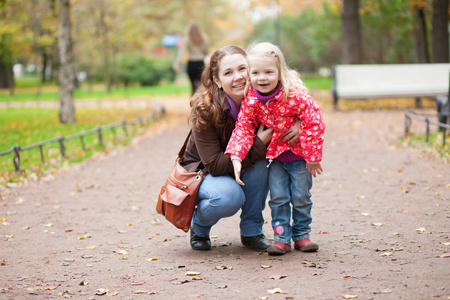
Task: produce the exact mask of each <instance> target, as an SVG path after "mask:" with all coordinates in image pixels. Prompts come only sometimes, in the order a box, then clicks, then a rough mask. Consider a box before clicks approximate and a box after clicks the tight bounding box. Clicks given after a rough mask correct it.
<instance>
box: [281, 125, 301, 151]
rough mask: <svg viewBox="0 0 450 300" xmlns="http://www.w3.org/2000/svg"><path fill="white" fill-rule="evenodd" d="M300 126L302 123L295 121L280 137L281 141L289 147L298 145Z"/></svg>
mask: <svg viewBox="0 0 450 300" xmlns="http://www.w3.org/2000/svg"><path fill="white" fill-rule="evenodd" d="M301 124H302V121H301V120H300V119H298V120H297V121H295V123H294V125H292V126H291V128H289V129H288V131H286V132H285V133H283V134H282V135H281V137H282V138H283V141H284V142H287V143H288V144H291V145H292V144H295V143H298V142H299V141H300V137H299V130H300V125H301Z"/></svg>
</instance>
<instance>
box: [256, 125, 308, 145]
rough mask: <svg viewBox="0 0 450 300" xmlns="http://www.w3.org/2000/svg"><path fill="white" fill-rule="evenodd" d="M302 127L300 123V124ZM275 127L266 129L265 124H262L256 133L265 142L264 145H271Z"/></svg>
mask: <svg viewBox="0 0 450 300" xmlns="http://www.w3.org/2000/svg"><path fill="white" fill-rule="evenodd" d="M299 128H300V125H299ZM272 134H273V129H272V128H267V129H264V125H263V124H261V125H260V126H259V128H258V132H257V133H256V136H257V137H259V138H260V139H261V141H262V142H263V143H264V145H266V146H267V145H269V143H270V140H271V139H272Z"/></svg>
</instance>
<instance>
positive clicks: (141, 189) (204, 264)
mask: <svg viewBox="0 0 450 300" xmlns="http://www.w3.org/2000/svg"><path fill="white" fill-rule="evenodd" d="M172 104H173V103H172ZM183 105H184V107H185V108H186V107H188V106H186V105H185V104H183ZM171 107H172V108H175V107H177V105H175V104H173V105H172V106H171ZM324 117H325V123H326V137H325V141H326V142H325V152H324V162H323V167H324V171H325V172H324V174H323V175H322V176H320V177H319V178H317V179H315V182H314V187H313V191H312V194H313V201H314V206H313V224H312V225H311V226H312V238H313V239H314V240H315V241H316V242H317V243H319V245H320V250H319V251H318V252H317V253H301V252H299V251H293V252H292V253H288V254H286V255H284V256H281V257H271V256H268V255H267V254H265V253H258V252H255V251H252V250H249V249H246V248H243V247H242V245H241V243H240V238H239V227H238V224H239V216H238V215H236V216H234V217H232V218H229V219H225V220H222V221H220V222H219V223H218V224H217V225H216V226H214V227H213V230H212V244H213V249H212V250H211V251H206V252H198V251H192V250H191V249H190V246H189V235H188V234H186V233H184V232H182V231H181V230H178V229H176V228H174V227H173V226H172V225H171V224H169V223H168V222H167V221H165V220H164V219H163V218H162V217H161V216H160V215H158V214H157V213H156V211H155V204H156V197H157V195H158V193H159V189H160V186H161V185H162V184H163V182H164V180H165V177H166V176H167V174H168V173H169V171H170V169H171V166H172V163H173V160H174V158H175V156H176V153H177V151H178V149H179V147H180V146H181V144H182V142H183V141H184V138H185V136H186V134H187V132H188V128H187V123H186V119H185V117H180V118H178V119H177V121H175V122H166V121H164V122H162V123H161V124H158V125H156V126H155V129H154V130H151V131H150V132H149V133H148V134H147V135H146V136H145V137H143V138H141V139H139V140H136V142H135V143H132V144H131V145H130V146H129V147H126V148H124V149H121V150H118V151H116V152H115V153H112V154H110V155H108V156H106V157H104V158H103V159H98V160H90V161H87V162H84V163H81V164H79V165H77V166H75V167H71V168H70V169H69V170H62V171H61V172H60V173H59V174H58V175H57V176H55V177H52V176H48V177H47V178H45V180H42V181H40V182H37V183H33V184H30V185H29V186H27V187H21V188H15V189H12V191H10V192H9V193H8V194H6V195H1V198H0V203H1V205H0V218H2V223H3V224H2V226H0V233H1V237H2V239H1V241H0V249H1V252H0V253H1V255H0V262H1V266H0V270H1V274H2V275H1V276H0V299H48V298H58V297H64V298H72V299H102V298H110V297H112V299H344V298H343V297H346V298H347V299H355V298H356V297H357V298H356V299H383V300H384V299H431V298H433V299H434V298H435V297H436V298H437V299H448V297H450V290H449V289H450V285H449V282H450V245H449V243H450V238H449V217H450V201H449V200H450V186H449V184H450V168H449V166H448V165H443V164H442V162H440V161H438V160H434V159H431V158H430V157H427V156H425V155H423V154H421V153H420V152H418V150H414V149H409V148H403V147H402V146H401V145H400V144H399V143H398V139H399V137H401V135H402V133H403V126H404V125H403V122H404V116H403V111H399V110H393V111H366V112H360V111H354V112H345V113H344V112H332V111H325V112H324ZM264 214H265V219H266V220H267V224H265V227H264V230H265V233H266V235H267V236H268V237H270V238H271V237H272V236H273V233H272V230H271V228H270V210H269V208H268V207H267V208H266V210H265V211H264ZM189 272H190V273H189ZM188 274H192V275H191V276H189V275H188ZM280 291H281V293H278V292H280Z"/></svg>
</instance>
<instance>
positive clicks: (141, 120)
mask: <svg viewBox="0 0 450 300" xmlns="http://www.w3.org/2000/svg"><path fill="white" fill-rule="evenodd" d="M164 114H165V111H164V107H162V106H161V107H160V108H158V109H154V110H152V111H151V112H150V113H149V114H148V115H147V116H144V117H141V116H138V117H137V118H135V119H132V120H128V121H127V120H121V121H118V122H115V123H111V124H107V125H104V126H96V127H95V128H93V129H91V130H87V131H83V132H79V133H76V134H73V135H69V136H59V137H55V138H52V139H49V140H45V141H42V142H39V143H35V144H32V145H29V146H25V147H21V146H19V145H13V146H12V147H11V149H9V150H8V151H4V152H0V156H3V155H9V154H11V153H12V154H13V158H12V159H13V163H14V168H15V170H16V171H19V170H20V156H21V153H22V152H24V151H27V150H31V149H35V148H39V153H40V156H41V163H45V156H44V149H43V147H44V146H45V145H48V144H52V143H56V142H57V143H58V144H59V151H60V153H61V156H62V157H66V147H65V145H64V142H66V141H70V140H73V139H77V138H79V139H80V142H81V147H82V148H83V150H86V145H85V141H84V137H85V136H87V135H91V134H96V135H97V137H98V141H99V144H100V146H101V147H103V145H104V142H103V133H104V131H106V130H111V131H112V132H113V134H114V136H115V135H116V128H119V127H120V128H122V130H123V133H124V134H125V136H128V128H127V127H128V126H129V125H131V126H136V125H137V124H139V125H140V126H141V127H144V126H145V125H146V123H147V122H150V121H152V120H155V119H157V118H159V117H161V116H163V115H164Z"/></svg>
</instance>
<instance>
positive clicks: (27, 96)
mask: <svg viewBox="0 0 450 300" xmlns="http://www.w3.org/2000/svg"><path fill="white" fill-rule="evenodd" d="M303 81H304V82H305V84H306V86H307V87H308V89H310V90H311V89H322V90H329V89H331V86H332V84H333V82H332V79H331V78H327V77H305V78H304V79H303ZM16 84H17V88H16V90H15V94H14V95H13V96H11V95H10V94H9V90H8V89H3V90H0V102H6V101H35V100H40V101H58V100H59V93H58V87H57V86H56V85H55V84H51V83H48V84H45V85H44V86H41V87H38V84H39V81H38V79H37V78H21V79H17V82H16ZM190 89H191V87H190V84H189V83H188V82H187V81H186V80H182V82H181V83H163V84H160V85H157V86H129V87H113V88H112V89H111V91H110V92H109V93H108V92H107V91H106V89H105V86H104V85H103V84H98V85H92V86H90V85H88V84H87V83H83V84H82V85H81V87H80V88H78V89H75V91H74V98H75V99H126V98H133V97H142V96H167V95H180V94H189V93H190V91H191V90H190Z"/></svg>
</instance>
